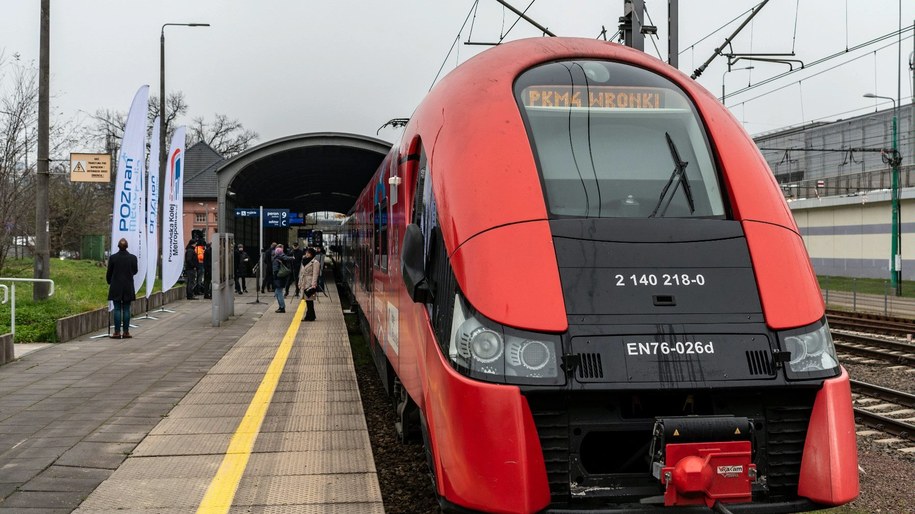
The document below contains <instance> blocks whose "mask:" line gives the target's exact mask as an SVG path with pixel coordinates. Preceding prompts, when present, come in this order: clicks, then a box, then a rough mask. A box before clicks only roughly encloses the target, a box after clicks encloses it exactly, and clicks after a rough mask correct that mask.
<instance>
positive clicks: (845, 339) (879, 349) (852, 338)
mask: <svg viewBox="0 0 915 514" xmlns="http://www.w3.org/2000/svg"><path fill="white" fill-rule="evenodd" d="M831 332H832V338H833V344H834V345H835V347H836V349H837V350H841V351H843V352H845V353H850V354H853V355H860V356H862V357H869V358H874V359H884V360H890V361H893V362H896V363H898V364H905V365H907V366H915V344H911V343H905V342H902V341H893V340H890V339H884V338H880V337H871V336H864V335H860V334H851V333H848V332H844V331H839V330H831Z"/></svg>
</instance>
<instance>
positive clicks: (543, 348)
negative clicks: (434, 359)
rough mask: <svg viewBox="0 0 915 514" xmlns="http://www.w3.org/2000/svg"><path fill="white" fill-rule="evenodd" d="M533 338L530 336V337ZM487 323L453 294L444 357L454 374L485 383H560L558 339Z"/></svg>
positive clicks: (487, 321)
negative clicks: (450, 323)
mask: <svg viewBox="0 0 915 514" xmlns="http://www.w3.org/2000/svg"><path fill="white" fill-rule="evenodd" d="M531 336H533V337H531ZM553 337H555V336H550V335H548V334H530V333H526V332H523V331H518V330H515V329H512V328H509V327H505V326H502V325H500V324H499V323H496V322H494V321H491V320H488V319H486V318H484V317H483V316H481V315H480V314H479V313H476V312H474V310H473V308H472V307H470V305H468V304H467V302H466V301H465V300H464V299H463V298H462V297H461V296H460V295H456V297H455V302H454V315H453V317H452V325H451V341H450V344H449V351H448V357H449V359H450V361H451V363H452V365H453V366H454V367H455V369H457V370H458V371H461V372H463V373H465V374H467V375H468V376H471V377H473V378H477V379H480V380H486V381H489V382H501V383H511V384H532V385H536V384H543V383H549V384H562V383H564V381H565V377H564V375H562V374H561V373H559V365H558V363H559V354H558V352H557V350H558V349H559V348H561V347H562V346H561V344H559V338H558V337H555V340H553V339H552V338H553Z"/></svg>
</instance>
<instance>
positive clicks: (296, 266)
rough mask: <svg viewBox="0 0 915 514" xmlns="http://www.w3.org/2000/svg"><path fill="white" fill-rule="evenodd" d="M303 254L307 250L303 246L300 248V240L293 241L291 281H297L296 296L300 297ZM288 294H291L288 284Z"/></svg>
mask: <svg viewBox="0 0 915 514" xmlns="http://www.w3.org/2000/svg"><path fill="white" fill-rule="evenodd" d="M303 255H305V252H304V251H302V249H301V248H299V242H298V241H296V242H295V243H292V258H293V264H292V280H291V282H295V297H296V298H298V297H299V271H301V270H300V268H301V267H302V256H303ZM286 294H287V295H288V294H289V286H288V285H287V286H286Z"/></svg>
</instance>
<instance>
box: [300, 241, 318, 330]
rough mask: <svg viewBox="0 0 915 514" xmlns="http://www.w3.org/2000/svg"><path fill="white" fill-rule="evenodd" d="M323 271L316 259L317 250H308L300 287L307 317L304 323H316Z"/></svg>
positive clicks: (303, 262) (301, 273) (303, 261)
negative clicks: (316, 304) (316, 296)
mask: <svg viewBox="0 0 915 514" xmlns="http://www.w3.org/2000/svg"><path fill="white" fill-rule="evenodd" d="M320 270H321V263H319V262H318V260H317V259H315V249H314V248H306V249H305V255H304V256H303V257H302V270H301V272H300V273H299V282H298V287H299V289H301V290H302V299H303V300H305V306H306V307H305V308H306V310H305V316H304V317H303V318H302V321H314V320H315V319H317V316H316V315H315V295H317V294H318V274H319V273H320Z"/></svg>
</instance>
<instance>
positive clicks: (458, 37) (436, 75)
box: [429, 0, 480, 91]
mask: <svg viewBox="0 0 915 514" xmlns="http://www.w3.org/2000/svg"><path fill="white" fill-rule="evenodd" d="M478 3H480V0H474V2H473V5H471V6H470V10H469V11H467V17H465V18H464V23H463V24H461V30H459V31H458V33H457V36H454V41H453V42H452V43H451V48H449V49H448V53H447V54H446V55H445V58H444V59H443V60H442V65H441V66H439V68H438V73H436V74H435V78H434V79H432V84H430V85H429V91H431V90H432V86H434V85H435V82H436V81H437V80H438V77H439V75H441V74H442V70H443V69H445V64H446V63H447V62H448V58H449V57H451V52H453V51H454V47H455V46H456V45H457V44H458V41H460V40H461V34H462V33H463V32H464V27H466V26H467V22H468V21H469V20H470V15H471V14H473V12H474V10H475V9H476V7H477V4H478Z"/></svg>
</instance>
